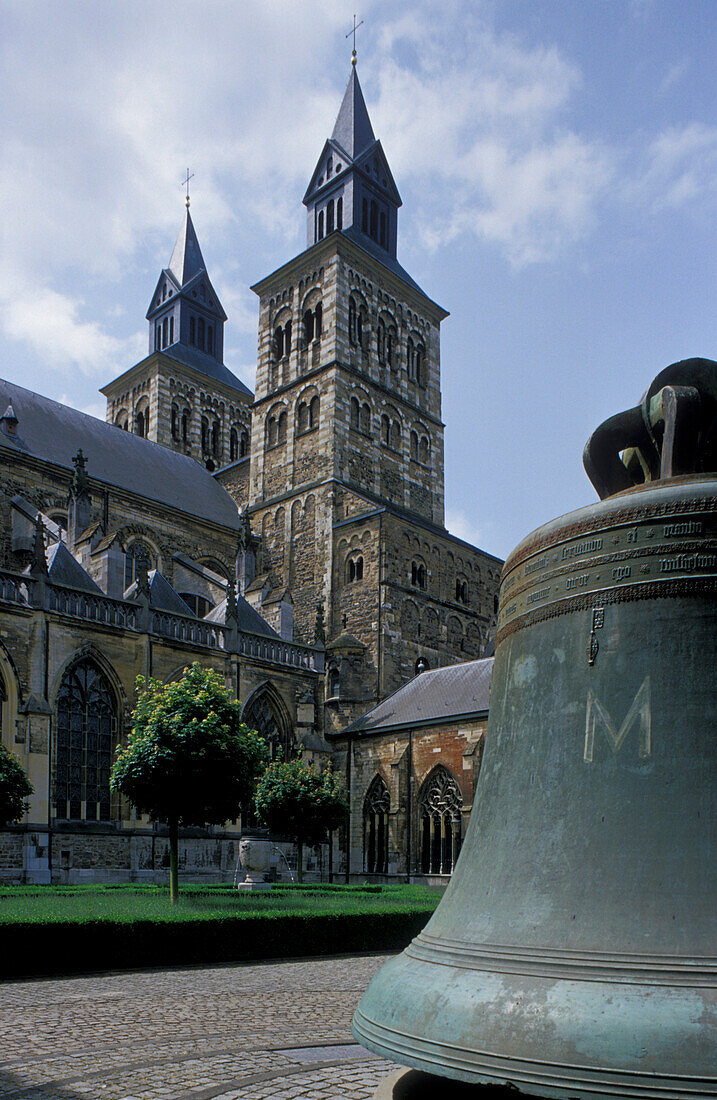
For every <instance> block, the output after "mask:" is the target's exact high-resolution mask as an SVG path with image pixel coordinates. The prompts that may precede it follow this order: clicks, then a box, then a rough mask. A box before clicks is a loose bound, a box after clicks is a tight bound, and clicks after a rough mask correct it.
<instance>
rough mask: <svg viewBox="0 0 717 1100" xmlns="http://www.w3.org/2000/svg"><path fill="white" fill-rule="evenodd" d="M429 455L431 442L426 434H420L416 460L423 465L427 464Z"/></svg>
mask: <svg viewBox="0 0 717 1100" xmlns="http://www.w3.org/2000/svg"><path fill="white" fill-rule="evenodd" d="M430 457H431V444H430V442H429V440H428V438H427V436H425V435H423V436H421V442H420V443H419V445H418V461H419V462H422V463H423V465H424V466H427V465H428V463H429V460H430Z"/></svg>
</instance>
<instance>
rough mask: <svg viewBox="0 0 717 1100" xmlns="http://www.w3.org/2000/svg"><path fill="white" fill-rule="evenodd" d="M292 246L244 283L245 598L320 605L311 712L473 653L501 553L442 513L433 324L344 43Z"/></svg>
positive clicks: (305, 629)
mask: <svg viewBox="0 0 717 1100" xmlns="http://www.w3.org/2000/svg"><path fill="white" fill-rule="evenodd" d="M303 201H304V205H305V207H306V209H307V221H306V224H307V248H306V250H305V251H304V252H302V253H301V254H300V255H298V256H296V257H295V258H294V259H292V260H290V261H288V262H287V263H286V264H284V265H283V266H282V267H280V268H279V269H278V270H277V271H275V272H273V273H272V274H271V275H269V276H267V277H266V278H264V279H262V280H261V281H260V282H258V283H257V284H256V285H255V286H254V287H253V290H254V291H255V292H256V294H257V295H258V297H259V302H260V306H259V346H258V363H257V376H256V396H255V402H254V406H253V412H252V441H251V472H250V481H249V507H248V515H249V517H250V520H251V526H252V530H253V532H254V534H255V535H256V536H260V539H261V550H260V553H259V560H258V563H257V576H256V578H255V580H254V581H253V583H252V585H250V586H249V588H248V590H247V596H248V598H250V599H252V600H253V601H255V602H257V606H259V605H260V606H261V607H262V609H263V611H262V613H266V611H267V607H266V604H267V603H268V602H270V601H272V600H280V599H284V600H286V599H288V598H289V597H290V598H291V600H292V601H293V609H294V624H295V631H296V633H297V636H298V637H300V638H301V639H302V640H305V641H311V640H312V637H313V631H314V622H315V620H316V609H317V606H318V605H321V607H322V609H325V617H326V633H327V682H326V707H325V712H326V727H327V728H336V729H338V728H341V727H342V726H343V725H345V724H346V722H347V721H348V720H349V719H351V718H353V717H354V716H356V715H357V714H359V713H362V712H363V711H365V710H366V707H367V704H370V703H372V702H374V701H377V700H378V699H380V698H384V697H385V696H386V695H387V694H389V693H390V692H391V691H393V690H395V689H396V688H398V687H399V686H400V685H401V684H402V683H404V682H405V681H406V680H407V679H408V678H409V677H410V676H412V675H414V674H415V671H416V666H417V664H418V666H419V667H436V666H437V665H443V664H449V663H453V662H455V661H457V660H466V659H469V658H471V657H478V656H480V655H481V654H482V652H483V648H484V646H485V643H486V639H487V633H488V628H489V625H490V623H491V620H492V617H493V614H494V604H495V597H496V594H497V586H498V579H499V573H500V564H501V563H500V562H499V561H498V559H495V558H492V557H491V556H490V555H486V554H484V553H483V552H481V551H479V550H476V548H474V547H471V546H469V545H468V544H466V543H463V542H461V540H458V539H455V538H454V537H452V536H451V535H449V533H448V532H447V531H446V530H445V527H444V473H443V423H442V420H441V383H440V325H441V322H442V321H443V320H444V318H445V317H447V313H446V311H445V310H444V309H443V308H442V307H441V306H439V305H437V304H436V302H434V301H433V300H432V299H431V298H429V297H428V295H427V294H425V293H424V291H423V290H421V288H420V287H419V286H418V285H417V284H416V283H415V281H414V280H413V279H412V278H411V276H410V275H409V274H408V273H407V272H406V271H405V270H404V269H403V268H402V267H401V265H400V264H399V262H398V260H397V244H398V210H399V207H400V206H401V198H400V195H399V193H398V189H397V187H396V184H395V182H394V180H393V176H392V174H391V170H390V167H389V164H388V160H387V158H386V155H385V153H384V151H383V148H382V146H381V143H380V141H378V140H377V139H376V137H375V135H374V131H373V127H372V125H371V121H370V118H369V115H368V111H367V108H366V103H365V101H364V97H363V93H362V91H361V86H360V84H359V78H358V73H357V70H356V65H355V59H354V62H353V63H352V68H351V74H350V77H349V81H348V86H347V88H346V93H345V95H344V98H343V101H342V104H341V107H340V110H339V113H338V117H337V119H336V124H335V126H334V129H333V132H332V134H331V137H330V138H329V139H328V140H327V141H326V143H325V145H324V148H323V150H322V153H321V156H320V157H319V160H318V162H317V165H316V168H315V169H314V172H313V174H312V177H311V181H310V183H309V186H308V189H307V191H306V194H305V196H304V200H303Z"/></svg>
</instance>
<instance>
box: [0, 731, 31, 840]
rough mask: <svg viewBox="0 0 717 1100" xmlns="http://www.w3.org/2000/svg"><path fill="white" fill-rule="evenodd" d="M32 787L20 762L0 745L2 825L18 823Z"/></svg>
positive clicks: (0, 806)
mask: <svg viewBox="0 0 717 1100" xmlns="http://www.w3.org/2000/svg"><path fill="white" fill-rule="evenodd" d="M34 789H35V788H34V787H33V785H32V783H31V782H30V780H29V779H28V778H27V775H26V774H25V769H24V768H23V766H22V764H21V763H20V761H19V760H18V759H17V758H16V757H15V756H13V754H12V753H11V752H10V751H9V750H8V749H6V748H5V746H4V745H0V822H2V824H3V825H5V824H8V825H9V824H12V822H13V821H19V820H20V818H21V817H22V816H23V814H24V813H25V810H26V809H27V805H26V803H25V799H26V798H29V797H30V795H31V794H32V792H33V790H34Z"/></svg>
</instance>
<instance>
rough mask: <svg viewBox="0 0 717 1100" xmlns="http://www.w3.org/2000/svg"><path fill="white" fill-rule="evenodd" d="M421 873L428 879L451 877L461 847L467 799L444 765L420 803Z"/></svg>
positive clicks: (429, 782)
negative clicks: (435, 876) (431, 876)
mask: <svg viewBox="0 0 717 1100" xmlns="http://www.w3.org/2000/svg"><path fill="white" fill-rule="evenodd" d="M418 806H419V821H420V830H421V840H420V851H421V870H422V872H423V874H424V875H450V874H452V873H453V869H454V867H455V865H456V860H457V859H458V853H459V851H460V847H461V807H462V806H463V798H462V797H461V792H460V790H459V788H458V784H457V783H456V781H455V779H454V778H453V776H452V775H451V773H450V772H449V771H448V769H447V768H444V767H443V765H442V764H439V765H438V767H437V768H435V769H434V770H433V771H432V772H431V774H430V775H429V776H428V778H427V779H426V781H425V782H424V784H423V786H422V787H421V793H420V795H419V800H418Z"/></svg>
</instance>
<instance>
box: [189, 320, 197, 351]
mask: <svg viewBox="0 0 717 1100" xmlns="http://www.w3.org/2000/svg"><path fill="white" fill-rule="evenodd" d="M196 342H197V322H196V320H195V318H194V317H190V318H189V343H190V344H191V345H192V347H194V346H195V344H196Z"/></svg>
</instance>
